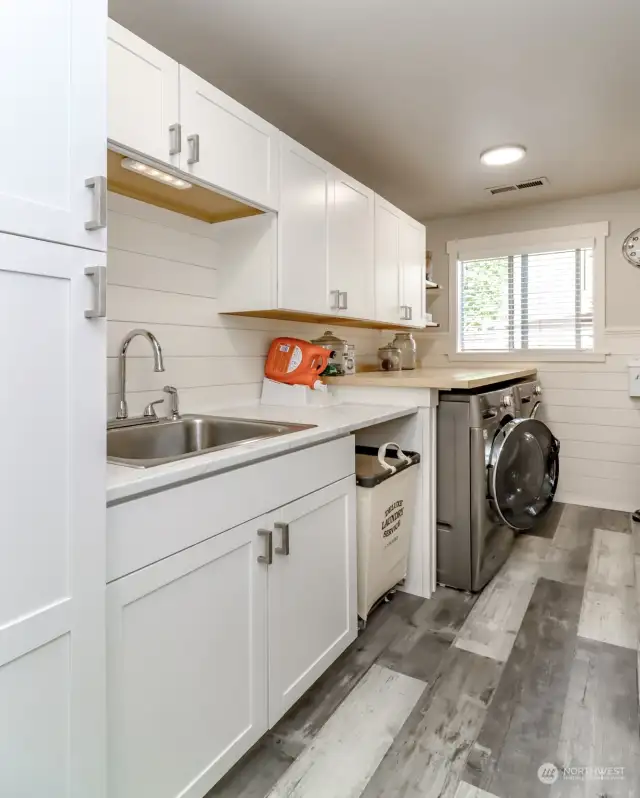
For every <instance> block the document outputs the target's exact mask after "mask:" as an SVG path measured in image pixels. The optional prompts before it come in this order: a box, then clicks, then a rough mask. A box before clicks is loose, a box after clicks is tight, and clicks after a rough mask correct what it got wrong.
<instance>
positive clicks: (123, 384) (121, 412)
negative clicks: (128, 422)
mask: <svg viewBox="0 0 640 798" xmlns="http://www.w3.org/2000/svg"><path fill="white" fill-rule="evenodd" d="M137 335H142V336H143V338H146V339H147V341H149V343H150V344H151V348H152V350H153V370H154V371H164V361H163V359H162V349H161V348H160V344H159V343H158V340H157V338H156V337H155V335H153V333H150V332H149V331H148V330H142V329H140V328H138V329H135V330H131V332H130V333H127V335H125V337H124V340H123V341H122V345H121V346H120V354H119V355H118V363H119V365H120V407H119V408H118V414H117V415H116V418H117V419H125V418H128V417H129V408H128V407H127V397H126V393H127V349H128V348H129V344H130V343H131V341H133V339H134V338H135V337H136V336H137Z"/></svg>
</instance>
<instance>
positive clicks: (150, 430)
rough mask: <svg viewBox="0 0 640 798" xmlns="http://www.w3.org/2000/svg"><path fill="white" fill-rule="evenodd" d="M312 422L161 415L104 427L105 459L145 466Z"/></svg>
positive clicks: (307, 426) (302, 427) (282, 432)
mask: <svg viewBox="0 0 640 798" xmlns="http://www.w3.org/2000/svg"><path fill="white" fill-rule="evenodd" d="M315 426H316V425H315V424H281V423H280V422H277V421H252V420H249V419H241V418H224V417H218V416H197V415H184V416H182V417H181V418H179V419H177V420H175V421H173V420H171V419H162V420H160V421H158V422H155V423H153V424H145V425H140V426H131V427H120V428H115V429H109V430H107V460H108V462H110V463H115V464H117V465H124V466H131V467H133V468H149V467H151V466H156V465H162V464H163V463H172V462H174V461H175V460H184V459H185V458H187V457H195V456H196V455H199V454H205V453H207V452H215V451H218V450H220V449H228V448H229V447H230V446H237V445H238V444H240V443H249V442H250V441H257V440H260V439H262V438H273V437H275V436H277V435H288V434H289V433H291V432H299V431H300V430H305V429H311V428H312V427H315Z"/></svg>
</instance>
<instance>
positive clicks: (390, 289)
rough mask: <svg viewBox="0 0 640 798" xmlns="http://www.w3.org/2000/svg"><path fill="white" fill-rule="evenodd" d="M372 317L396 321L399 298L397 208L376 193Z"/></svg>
mask: <svg viewBox="0 0 640 798" xmlns="http://www.w3.org/2000/svg"><path fill="white" fill-rule="evenodd" d="M375 208H376V210H375V216H376V221H375V286H376V319H378V320H379V321H389V322H393V323H394V324H399V323H400V321H401V320H402V314H401V312H400V306H401V305H402V300H401V298H400V297H401V276H402V275H401V271H402V269H401V263H402V259H401V255H400V226H401V224H402V215H401V211H399V210H398V209H397V208H394V207H393V205H391V204H390V203H388V202H387V201H386V200H383V199H382V197H379V196H378V195H376V200H375Z"/></svg>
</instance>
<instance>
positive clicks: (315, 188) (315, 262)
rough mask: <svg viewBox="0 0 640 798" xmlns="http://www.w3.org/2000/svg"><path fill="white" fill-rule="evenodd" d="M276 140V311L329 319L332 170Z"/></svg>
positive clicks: (283, 139) (287, 141)
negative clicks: (278, 164)
mask: <svg viewBox="0 0 640 798" xmlns="http://www.w3.org/2000/svg"><path fill="white" fill-rule="evenodd" d="M280 140H281V151H280V158H281V181H280V213H279V218H278V306H279V307H281V308H284V309H287V310H293V311H299V312H305V313H322V314H327V313H329V312H330V308H331V304H332V303H331V302H330V296H329V291H330V288H329V285H328V265H329V261H328V259H329V215H330V200H332V197H331V196H330V193H331V191H332V189H333V167H332V166H331V164H329V163H327V162H326V161H324V160H323V159H322V158H320V157H319V156H318V155H316V154H315V153H313V152H311V151H310V150H308V149H306V147H303V146H302V145H301V144H298V142H297V141H294V140H293V139H291V138H289V137H288V136H285V135H284V134H280ZM336 310H337V308H336Z"/></svg>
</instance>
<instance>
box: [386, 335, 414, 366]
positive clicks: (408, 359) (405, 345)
mask: <svg viewBox="0 0 640 798" xmlns="http://www.w3.org/2000/svg"><path fill="white" fill-rule="evenodd" d="M392 346H395V347H397V348H398V349H399V350H400V355H401V359H402V362H401V368H403V369H414V368H415V367H416V349H417V347H416V341H415V338H414V337H413V335H412V334H411V333H410V332H399V333H396V337H395V338H394V339H393V344H392Z"/></svg>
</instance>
